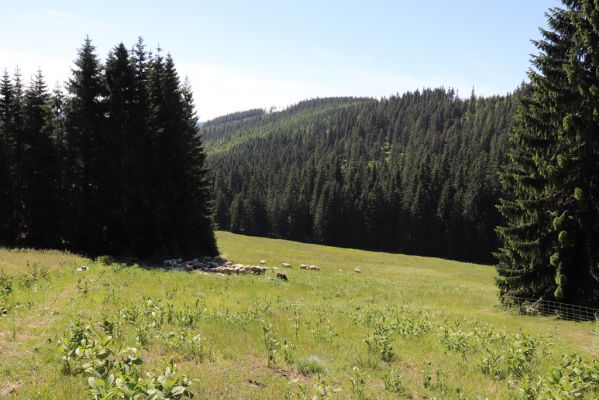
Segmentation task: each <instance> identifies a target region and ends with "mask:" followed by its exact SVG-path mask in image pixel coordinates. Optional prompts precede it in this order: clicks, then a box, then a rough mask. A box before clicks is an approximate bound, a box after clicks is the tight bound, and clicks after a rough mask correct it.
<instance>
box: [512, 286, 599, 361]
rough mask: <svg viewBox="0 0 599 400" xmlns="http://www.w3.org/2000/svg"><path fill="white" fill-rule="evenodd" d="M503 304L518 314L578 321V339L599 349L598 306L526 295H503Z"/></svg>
mask: <svg viewBox="0 0 599 400" xmlns="http://www.w3.org/2000/svg"><path fill="white" fill-rule="evenodd" d="M502 300H503V301H502V303H503V306H504V307H506V308H508V309H510V310H512V311H515V312H517V313H518V314H520V315H530V316H535V315H539V316H545V317H557V318H559V319H560V320H568V321H575V322H579V323H580V326H579V327H578V328H579V329H577V330H578V331H579V333H580V340H582V341H584V342H586V344H587V346H590V348H591V349H592V350H593V351H598V350H599V308H592V307H585V306H579V305H576V304H568V303H560V302H557V301H550V300H543V299H532V298H527V297H517V296H504V298H503V299H502Z"/></svg>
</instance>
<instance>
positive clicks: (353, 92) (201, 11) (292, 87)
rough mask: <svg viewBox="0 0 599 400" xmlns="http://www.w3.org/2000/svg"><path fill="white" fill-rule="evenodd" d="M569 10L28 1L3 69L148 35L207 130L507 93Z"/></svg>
mask: <svg viewBox="0 0 599 400" xmlns="http://www.w3.org/2000/svg"><path fill="white" fill-rule="evenodd" d="M559 4H560V2H559V1H558V0H526V1H522V0H503V1H501V0H497V1H495V0H454V1H450V0H444V1H440V0H430V1H427V2H416V1H406V0H389V1H382V0H370V1H351V0H345V1H338V0H329V1H327V0H320V1H318V0H302V1H299V0H296V1H291V0H289V1H285V0H278V1H277V0H264V1H258V0H256V1H249V0H247V1H241V0H239V1H230V0H221V1H182V0H171V1H149V0H147V1H124V0H121V1H114V0H104V1H97V2H91V1H90V2H88V1H60V0H56V1H52V2H48V1H25V0H24V1H19V2H7V4H3V6H2V14H3V16H2V22H1V23H0V68H2V69H4V68H7V69H8V70H9V71H13V70H14V69H15V67H16V66H19V67H20V69H21V71H22V73H23V75H24V76H25V78H26V79H28V78H29V76H30V75H32V74H33V72H35V71H36V70H37V69H38V68H41V69H42V71H43V72H44V75H45V76H46V78H47V80H48V83H49V86H50V87H54V86H55V85H56V83H58V84H61V83H62V82H64V81H65V80H66V79H67V78H68V77H69V74H70V70H71V68H72V64H73V60H74V59H75V57H76V51H77V49H78V48H79V47H80V46H81V44H82V43H83V40H84V38H85V36H86V35H89V36H90V38H91V39H92V42H93V44H94V45H95V46H96V49H97V53H98V55H99V56H100V58H102V59H104V58H105V57H106V54H107V53H108V51H109V50H110V49H111V48H112V47H114V46H115V45H116V44H118V43H119V42H123V43H125V44H126V45H127V46H128V47H130V46H131V45H133V43H135V42H136V40H137V37H138V36H143V38H144V40H145V42H146V44H147V45H148V47H149V48H152V49H153V48H156V47H158V46H160V47H161V48H162V49H163V50H164V51H165V52H169V53H171V54H172V56H173V58H174V60H175V64H176V66H177V69H178V71H179V73H180V75H181V76H182V77H185V76H187V77H189V79H190V81H191V84H192V86H193V89H194V94H195V101H196V106H197V109H198V115H199V118H200V120H202V121H204V120H207V119H211V118H214V117H217V116H219V115H224V114H228V113H231V112H235V111H241V110H247V109H250V108H266V109H269V108H271V107H277V108H284V107H285V106H287V105H290V104H293V103H296V102H298V101H300V100H304V99H308V98H313V97H326V96H348V95H349V96H370V97H385V96H390V95H393V94H396V93H403V92H405V91H408V90H416V89H421V88H423V87H440V86H444V87H453V88H455V89H456V90H458V92H459V94H460V95H461V96H468V95H470V92H471V91H472V88H474V90H475V92H476V93H477V94H478V95H493V94H505V93H507V92H511V91H513V90H514V89H515V88H516V87H517V86H518V85H519V84H520V83H521V82H522V81H524V80H526V72H527V70H528V69H529V66H530V64H529V60H530V55H531V54H534V53H536V50H535V48H534V46H533V45H532V44H531V40H534V39H538V38H539V27H544V26H545V16H544V13H545V12H546V11H547V10H548V9H549V8H551V7H556V6H559Z"/></svg>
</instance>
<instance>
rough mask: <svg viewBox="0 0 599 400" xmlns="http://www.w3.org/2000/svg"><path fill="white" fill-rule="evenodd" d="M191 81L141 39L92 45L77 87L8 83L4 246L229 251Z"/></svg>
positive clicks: (0, 95)
mask: <svg viewBox="0 0 599 400" xmlns="http://www.w3.org/2000/svg"><path fill="white" fill-rule="evenodd" d="M197 124H198V121H197V118H196V115H195V110H194V105H193V98H192V94H191V88H190V86H189V85H188V84H187V83H185V82H181V81H180V79H179V77H178V75H177V71H176V68H175V64H174V62H173V59H172V58H171V57H170V55H167V56H163V55H162V54H161V52H160V51H158V52H156V53H155V54H151V53H149V52H148V51H147V50H146V48H145V45H144V43H143V41H142V39H140V40H139V41H138V42H137V44H136V45H135V46H134V47H133V49H132V50H129V49H127V48H126V47H125V46H124V45H123V44H122V43H121V44H119V45H118V46H116V47H115V48H114V49H113V50H112V51H111V52H110V53H109V55H108V57H107V59H106V61H105V62H104V63H103V62H101V61H100V59H99V58H98V56H97V54H96V53H95V49H94V46H93V45H92V43H91V41H90V40H89V39H86V40H85V42H84V44H83V46H82V47H81V48H80V49H79V51H78V54H77V59H76V60H75V66H74V68H73V70H72V76H71V78H70V79H69V81H68V83H67V85H66V91H64V90H62V88H61V87H58V88H57V89H56V90H54V91H53V92H52V93H50V92H49V90H48V88H47V85H46V83H45V82H44V78H43V74H42V71H40V72H39V73H38V74H37V75H36V76H34V77H33V78H32V79H31V81H30V82H28V83H26V82H24V80H23V77H21V75H20V73H19V72H18V70H17V71H16V72H15V73H14V75H12V76H11V75H10V74H9V73H8V72H7V71H5V72H4V74H3V76H2V79H1V82H0V157H2V159H0V202H1V204H0V213H1V215H0V243H2V244H3V245H7V246H19V247H24V246H25V247H37V248H65V249H70V250H73V251H77V252H84V253H87V254H91V255H99V254H111V255H124V256H137V257H143V258H152V257H158V256H161V257H164V256H186V255H187V256H191V255H193V256H197V255H201V254H205V255H214V254H216V253H217V249H216V243H215V239H214V233H213V226H212V225H213V222H212V208H211V207H212V206H211V193H210V188H209V181H208V177H207V170H206V168H205V166H204V164H205V161H204V159H205V154H204V150H203V148H202V143H201V142H200V138H199V136H198V134H197V133H198V132H197V129H198V128H197Z"/></svg>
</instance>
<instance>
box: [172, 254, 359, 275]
mask: <svg viewBox="0 0 599 400" xmlns="http://www.w3.org/2000/svg"><path fill="white" fill-rule="evenodd" d="M281 267H283V268H293V266H292V265H291V264H289V263H282V264H281ZM163 268H164V269H183V270H185V271H198V272H205V273H208V272H210V273H218V274H223V275H241V274H253V275H261V274H264V273H265V272H266V271H268V270H273V271H277V270H278V268H277V267H267V266H266V260H260V265H245V264H233V263H232V262H231V261H227V260H226V259H224V258H222V257H220V256H216V257H204V258H203V259H202V260H199V259H193V260H189V261H183V260H182V259H180V258H179V259H170V260H164V262H163ZM299 268H300V269H303V270H306V271H320V267H318V266H316V265H309V264H300V265H299ZM354 272H357V273H360V272H362V270H361V269H360V268H359V267H356V268H354ZM277 278H279V279H282V280H285V281H286V280H287V275H285V273H283V272H277Z"/></svg>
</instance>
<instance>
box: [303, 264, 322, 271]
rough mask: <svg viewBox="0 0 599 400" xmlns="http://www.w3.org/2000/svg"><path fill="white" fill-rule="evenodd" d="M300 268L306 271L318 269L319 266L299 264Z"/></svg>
mask: <svg viewBox="0 0 599 400" xmlns="http://www.w3.org/2000/svg"><path fill="white" fill-rule="evenodd" d="M300 268H301V269H305V270H308V271H320V267H317V266H316V265H306V264H301V265H300Z"/></svg>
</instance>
